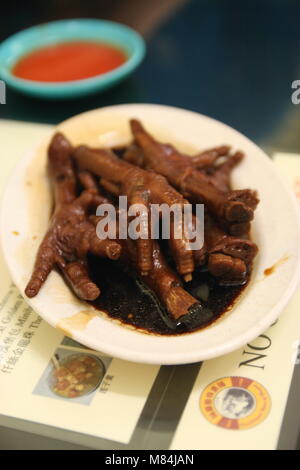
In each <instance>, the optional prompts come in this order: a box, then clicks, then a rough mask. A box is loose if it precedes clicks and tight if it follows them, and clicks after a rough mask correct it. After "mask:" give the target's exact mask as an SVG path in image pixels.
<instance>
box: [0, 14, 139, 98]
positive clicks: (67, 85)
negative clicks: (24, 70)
mask: <svg viewBox="0 0 300 470" xmlns="http://www.w3.org/2000/svg"><path fill="white" fill-rule="evenodd" d="M77 40H82V41H93V42H97V41H98V42H106V43H109V44H111V45H114V46H116V47H119V48H120V49H122V50H123V51H124V52H125V54H126V55H127V57H128V59H127V61H126V62H125V63H124V64H122V65H121V66H119V67H118V68H116V69H114V70H112V71H110V72H106V73H104V74H101V75H96V76H95V77H91V78H86V79H83V80H72V81H68V82H56V83H53V82H38V81H33V80H25V79H22V78H18V77H15V76H14V75H13V74H12V72H11V71H12V69H13V67H14V65H15V64H16V62H18V60H19V59H20V58H21V57H23V56H24V55H26V54H28V53H29V52H32V51H34V50H37V49H39V48H41V47H43V46H48V45H52V44H58V43H62V42H70V41H77ZM145 49H146V48H145V43H144V40H143V39H142V37H141V36H140V35H139V34H138V33H136V32H135V31H134V30H132V29H131V28H128V27H127V26H124V25H121V24H118V23H113V22H111V21H104V20H93V19H72V20H60V21H53V22H51V23H45V24H41V25H38V26H33V27H32V28H29V29H25V30H23V31H20V32H19V33H16V34H14V35H13V36H10V37H9V38H8V39H6V40H5V41H3V42H2V43H1V44H0V77H1V79H2V80H4V82H5V83H6V84H7V85H8V86H10V87H11V88H14V89H15V90H17V91H20V92H21V93H24V94H27V95H31V96H36V97H41V98H47V99H71V98H76V97H78V96H85V95H90V94H92V93H96V92H100V91H103V90H106V89H107V88H110V87H112V86H114V85H116V84H117V83H119V82H120V81H121V80H124V79H125V78H126V77H128V75H130V74H131V73H132V72H133V71H134V70H135V69H136V67H138V65H139V64H140V63H141V61H142V60H143V58H144V55H145Z"/></svg>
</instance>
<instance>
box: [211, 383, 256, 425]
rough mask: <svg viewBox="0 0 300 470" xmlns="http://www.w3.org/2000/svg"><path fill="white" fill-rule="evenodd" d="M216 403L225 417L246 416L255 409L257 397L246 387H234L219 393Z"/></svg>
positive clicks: (236, 417)
mask: <svg viewBox="0 0 300 470" xmlns="http://www.w3.org/2000/svg"><path fill="white" fill-rule="evenodd" d="M215 405H216V408H217V410H218V411H219V412H220V414H221V415H222V416H224V417H225V418H229V419H238V418H245V417H246V416H248V415H249V414H250V413H251V412H252V410H253V409H254V407H255V398H254V397H253V395H252V394H251V393H250V392H249V391H247V390H245V389H242V388H233V387H232V388H229V389H226V390H222V391H221V392H220V393H218V395H217V396H216V398H215Z"/></svg>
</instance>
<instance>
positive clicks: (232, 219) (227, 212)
mask: <svg viewBox="0 0 300 470" xmlns="http://www.w3.org/2000/svg"><path fill="white" fill-rule="evenodd" d="M131 130H132V133H133V136H134V139H135V143H136V144H137V145H138V146H139V147H140V148H141V150H142V151H143V154H144V161H145V164H146V168H150V169H152V170H154V171H156V172H157V173H160V174H162V175H164V176H165V177H166V178H167V179H168V181H169V183H170V184H172V185H173V186H174V187H176V188H177V189H178V190H179V191H181V192H182V193H183V194H184V195H185V196H186V197H187V198H188V199H189V200H190V201H192V202H204V203H205V204H206V206H207V207H208V208H209V210H210V211H211V212H212V213H213V214H214V215H215V216H216V217H218V218H222V219H224V220H225V221H226V222H227V224H228V225H229V226H230V225H231V224H232V223H234V224H236V223H241V222H243V223H244V222H248V221H250V220H252V219H253V215H254V209H255V208H256V206H257V204H258V198H257V195H256V192H255V191H252V190H250V189H244V190H237V191H236V190H234V191H227V192H225V191H221V190H220V189H219V188H218V187H217V186H216V185H215V184H212V182H211V180H210V178H209V177H208V176H206V175H205V174H204V173H202V172H200V171H198V170H197V169H195V167H194V165H193V164H192V162H191V160H190V158H189V157H187V156H185V155H182V154H181V153H180V152H178V151H177V150H176V149H175V148H174V147H173V146H171V145H166V144H161V143H159V142H157V141H156V140H155V139H154V138H153V137H152V136H151V135H150V134H148V133H147V132H146V131H145V129H144V128H143V126H142V125H141V123H140V122H139V121H137V120H134V119H133V120H131Z"/></svg>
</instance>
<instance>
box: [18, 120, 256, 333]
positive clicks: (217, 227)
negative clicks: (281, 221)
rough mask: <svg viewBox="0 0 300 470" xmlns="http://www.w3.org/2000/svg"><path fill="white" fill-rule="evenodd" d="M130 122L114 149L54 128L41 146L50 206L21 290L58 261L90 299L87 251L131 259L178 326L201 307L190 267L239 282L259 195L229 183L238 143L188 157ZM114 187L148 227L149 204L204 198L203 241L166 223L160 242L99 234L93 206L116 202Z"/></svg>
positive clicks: (34, 286)
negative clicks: (139, 209)
mask: <svg viewBox="0 0 300 470" xmlns="http://www.w3.org/2000/svg"><path fill="white" fill-rule="evenodd" d="M130 126H131V131H132V135H133V140H132V143H131V144H130V145H129V146H128V147H127V148H126V149H125V150H124V152H122V157H121V158H120V157H119V156H118V155H117V154H116V153H114V151H113V150H111V149H107V148H101V149H98V148H90V147H87V146H79V147H73V146H72V144H71V143H70V142H69V141H68V139H67V138H66V137H65V136H63V135H62V134H59V133H57V134H55V135H54V137H53V139H52V141H51V143H50V145H49V149H48V175H49V178H50V181H51V184H52V188H53V194H54V210H53V214H52V217H51V220H50V226H49V229H48V231H47V233H46V235H45V237H44V239H43V241H42V243H41V245H40V247H39V250H38V253H37V257H36V261H35V265H34V269H33V273H32V276H31V279H30V281H29V282H28V285H27V287H26V290H25V293H26V295H27V296H28V297H34V296H36V295H37V294H38V292H39V290H40V289H41V287H42V285H43V284H44V282H45V281H46V279H47V277H48V275H49V273H50V272H51V271H52V269H54V268H56V269H59V270H60V271H61V273H62V274H63V276H64V278H65V279H66V281H67V283H68V284H69V286H70V287H71V288H72V290H73V291H74V292H75V293H76V295H77V296H78V297H79V298H80V299H83V300H87V301H92V300H95V299H96V298H97V297H98V296H99V295H101V291H100V288H101V286H100V287H99V286H98V285H96V284H95V283H94V282H93V281H92V280H91V279H90V276H89V266H88V254H89V253H91V254H93V255H96V256H99V257H105V258H109V259H111V260H120V262H121V264H122V263H123V264H126V265H129V266H130V267H131V268H132V269H133V270H134V271H135V272H136V275H137V276H138V277H139V279H141V280H142V282H143V283H144V284H145V285H146V286H148V288H150V289H151V291H152V292H153V293H154V294H155V295H156V297H157V298H158V300H159V301H160V303H161V304H162V305H163V306H164V308H165V310H166V312H167V314H168V316H169V319H170V320H171V321H173V322H174V324H176V325H179V324H181V323H182V322H185V321H188V319H189V318H190V317H197V316H199V317H201V315H202V316H205V315H206V314H207V308H206V307H205V305H204V304H203V303H202V302H200V301H199V300H197V299H196V298H194V297H193V296H192V295H190V294H189V293H188V292H187V291H186V290H185V289H184V283H185V282H188V281H190V280H191V279H192V275H193V272H194V271H195V270H196V269H200V270H208V271H209V272H210V273H211V274H212V275H213V276H214V277H216V278H217V279H218V281H219V282H220V283H221V284H222V285H228V286H230V285H243V284H244V283H245V282H246V281H247V279H248V276H249V272H250V269H251V264H252V261H253V259H254V257H255V255H256V253H257V251H258V249H257V246H256V245H255V243H253V242H252V241H251V240H250V222H251V220H252V219H253V216H254V210H255V208H256V206H257V204H258V198H257V194H256V192H255V191H253V190H251V189H242V190H232V189H231V186H230V175H231V171H232V169H233V168H234V167H235V165H237V164H238V163H239V162H240V161H241V160H242V159H243V157H244V155H243V153H242V152H240V151H238V152H235V153H231V151H230V147H228V146H221V147H216V148H213V149H209V150H206V151H203V152H201V153H199V154H197V155H195V156H192V157H191V156H188V155H184V154H182V153H180V152H179V151H178V150H176V148H175V147H173V146H172V145H169V144H162V143H160V142H158V141H156V140H155V139H154V138H153V137H152V136H151V135H150V134H149V133H148V132H147V131H146V130H145V129H144V127H143V126H142V124H141V123H140V122H139V121H137V120H131V121H130ZM121 195H122V196H127V198H128V205H132V204H142V205H143V206H144V207H145V210H146V211H147V214H149V217H148V223H149V226H150V224H151V220H150V206H151V204H167V205H168V206H172V205H173V204H178V205H179V206H180V207H181V208H182V210H183V207H184V205H185V204H191V205H193V206H194V205H195V204H197V203H202V204H204V207H205V225H204V245H203V247H202V248H201V249H198V250H191V249H190V240H189V239H188V238H187V237H186V236H185V234H184V233H183V234H182V236H181V238H179V239H178V238H175V237H174V236H172V234H174V230H172V227H171V230H170V234H171V236H170V239H169V240H168V243H167V246H165V244H164V245H163V246H162V244H161V243H160V240H152V239H151V237H149V238H147V239H141V238H139V239H137V240H131V239H130V238H128V239H120V238H118V237H117V238H116V239H109V238H105V239H101V238H99V237H98V235H97V233H96V227H97V224H98V222H99V220H101V217H98V216H96V215H95V214H96V208H97V207H98V206H99V205H101V204H103V203H112V204H115V205H116V204H117V198H118V196H121ZM116 210H117V212H118V207H116ZM172 223H174V221H173V222H172V221H171V224H172ZM173 229H174V227H173ZM116 232H117V233H118V226H117V222H116ZM150 232H151V231H150V230H149V233H150ZM167 259H168V261H167ZM169 259H171V260H172V261H171V263H170V261H169ZM171 266H172V267H171Z"/></svg>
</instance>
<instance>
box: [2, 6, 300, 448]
mask: <svg viewBox="0 0 300 470" xmlns="http://www.w3.org/2000/svg"><path fill="white" fill-rule="evenodd" d="M43 3H44V2H43ZM47 3H48V4H49V5H48V7H44V9H42V8H41V7H37V6H36V4H35V5H34V4H33V1H32V2H30V1H29V2H26V12H25V4H24V12H23V13H24V15H23V14H22V11H21V12H19V13H20V14H18V18H16V15H15V9H14V2H6V4H5V5H4V6H2V7H1V8H2V9H3V8H4V14H3V15H2V18H1V19H0V26H1V28H0V29H1V33H0V40H1V39H4V38H5V37H6V36H8V35H10V34H12V33H14V32H15V31H17V30H19V29H23V28H25V27H28V26H30V25H32V24H36V23H38V22H42V21H48V20H50V19H57V18H60V17H74V16H82V17H87V16H94V17H99V18H100V17H104V18H109V19H117V20H118V19H121V20H123V21H124V22H126V23H127V24H130V25H131V26H133V27H135V28H136V29H138V30H140V31H141V32H142V34H143V35H144V36H145V39H146V42H147V56H146V58H145V60H144V62H143V64H142V65H141V67H140V68H139V69H138V70H137V71H136V73H135V74H134V75H133V76H132V77H130V78H129V79H127V80H126V81H125V82H123V83H122V84H120V85H118V86H117V87H116V88H114V89H112V90H109V91H107V92H105V93H103V94H98V95H94V96H91V97H88V98H84V99H77V100H71V101H61V102H56V101H49V102H43V101H40V100H36V99H31V98H27V97H25V96H22V95H20V94H18V93H15V92H13V91H11V90H8V91H7V98H6V105H1V106H0V117H1V118H9V119H15V120H22V121H31V122H40V123H50V124H56V123H59V122H60V121H62V120H64V119H66V118H68V117H70V116H72V115H75V114H78V113H80V112H83V111H87V110H89V109H93V108H97V107H102V106H107V105H113V104H119V103H130V102H131V103H132V102H135V103H161V104H167V105H172V106H178V107H182V108H186V109H190V110H193V111H197V112H200V113H203V114H206V115H208V116H211V117H213V118H216V119H219V120H221V121H223V122H225V123H227V124H229V125H231V126H233V127H235V128H236V129H237V130H239V131H240V132H242V133H244V134H246V135H247V136H248V137H250V138H251V139H252V140H254V141H255V142H256V143H258V144H259V145H260V146H262V147H263V148H265V149H266V150H267V151H269V152H270V153H271V152H273V151H290V152H297V153H300V132H299V128H300V119H299V117H300V106H296V105H293V104H292V101H291V94H292V91H293V90H292V88H291V84H292V82H293V81H294V80H296V79H298V78H299V79H300V77H299V75H300V53H299V51H300V47H299V46H300V29H299V17H300V2H298V1H296V0H263V1H262V0H251V1H247V0H246V1H244V2H241V1H235V0H201V1H198V0H190V1H189V0H185V1H184V0H181V1H179V0H176V1H175V0H174V1H173V2H170V1H168V0H165V5H164V7H165V8H162V6H161V3H164V2H157V1H154V2H151V4H152V11H150V10H149V3H150V2H148V8H147V6H146V3H147V2H143V1H141V5H142V7H143V8H145V9H146V8H147V10H145V11H144V14H143V10H142V9H141V8H133V5H132V4H133V2H132V1H130V0H128V1H126V2H123V4H124V3H125V5H128V9H127V11H126V9H124V5H123V6H121V4H120V2H116V4H118V5H119V9H118V8H115V9H112V8H109V6H108V4H109V2H105V1H100V2H99V4H98V9H96V7H95V6H93V7H92V6H91V5H92V3H93V5H94V4H95V3H98V2H89V1H85V2H80V4H81V7H79V2H77V1H75V2H73V3H72V4H73V10H72V8H71V7H70V10H68V9H67V7H66V5H68V2H64V4H65V5H64V8H61V9H60V7H58V6H57V5H58V3H57V2H54V1H52V2H51V1H50V2H47ZM83 3H84V4H85V5H83ZM159 3H160V6H159ZM32 5H34V6H32ZM136 5H137V4H136V3H135V6H136ZM141 5H140V6H141ZM75 6H76V8H75ZM18 8H19V5H18ZM20 8H21V9H22V8H23V7H21V6H20ZM55 8H56V9H55ZM124 11H125V13H124ZM130 12H131V13H130ZM25 13H26V14H25ZM129 13H130V14H129ZM143 17H145V18H146V19H148V22H147V21H146V20H145V19H144V18H143ZM296 369H297V368H296ZM299 381H300V374H299V373H298V372H297V373H295V375H294V380H293V389H294V390H295V389H296V388H299ZM291 410H292V408H291V407H289V410H287V413H288V414H289V415H290V418H289V419H290V422H291V423H292V421H293V424H291V426H290V431H291V432H293V437H292V438H291V439H290V440H288V439H287V438H286V440H285V441H284V438H282V439H283V440H282V447H286V446H290V445H291V444H290V443H291V442H292V441H293V442H294V444H293V445H294V446H295V445H296V444H295V442H296V438H295V432H298V423H299V420H298V417H297V420H296V421H297V422H296V423H295V416H293V412H292V411H291ZM288 430H289V427H287V429H286V431H287V433H285V436H287V434H288ZM1 432H2V431H1V430H0V435H2V436H3V433H2V434H1ZM5 435H6V436H7V439H8V434H7V432H6V431H5ZM18 436H19V434H18ZM7 439H6V442H7ZM9 439H12V437H11V436H10V437H9ZM14 439H17V440H18V439H21V440H23V441H22V442H25V441H24V435H23V437H22V435H21V437H20V436H19V437H17V435H15V437H14ZM28 439H29V438H28ZM30 439H31V438H30ZM30 439H29V441H30V442H33V441H32V439H33V438H32V439H31V440H30ZM41 439H42V438H41ZM0 441H2V442H3V443H4V438H3V439H0ZM287 441H289V443H288V442H287ZM10 442H11V441H10ZM36 442H37V441H36ZM53 442H54V441H53ZM32 445H33V444H32ZM36 445H38V444H36ZM40 445H41V446H43V445H44V444H42V443H41V444H40ZM49 445H50V444H49ZM55 445H56V444H55V443H54V444H53V446H54V448H55ZM57 445H58V447H59V444H57ZM61 445H63V444H61ZM7 446H9V443H8V442H7ZM28 446H29V447H30V444H28ZM7 448H8V447H7Z"/></svg>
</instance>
